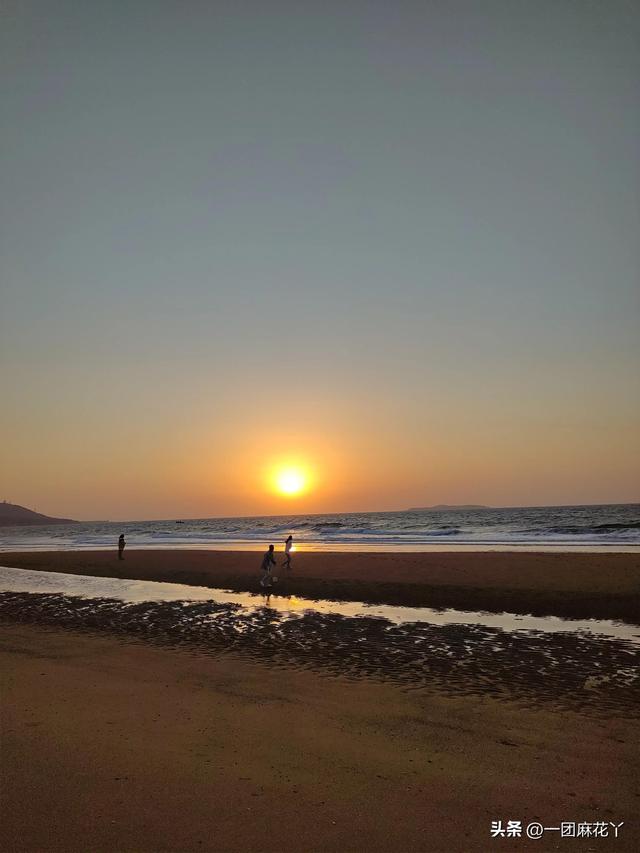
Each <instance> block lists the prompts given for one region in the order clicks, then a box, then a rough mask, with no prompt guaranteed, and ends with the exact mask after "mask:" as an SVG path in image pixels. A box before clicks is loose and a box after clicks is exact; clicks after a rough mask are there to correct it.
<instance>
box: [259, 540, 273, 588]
mask: <svg viewBox="0 0 640 853" xmlns="http://www.w3.org/2000/svg"><path fill="white" fill-rule="evenodd" d="M275 564H276V558H275V557H274V555H273V545H269V550H268V551H266V552H265V553H264V554H263V555H262V563H261V565H260V568H261V569H262V577H261V578H260V586H271V585H272V584H273V580H272V577H271V566H275Z"/></svg>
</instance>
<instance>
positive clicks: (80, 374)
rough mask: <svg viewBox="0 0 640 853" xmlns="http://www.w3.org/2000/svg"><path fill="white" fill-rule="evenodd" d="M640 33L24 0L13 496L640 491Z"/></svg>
mask: <svg viewBox="0 0 640 853" xmlns="http://www.w3.org/2000/svg"><path fill="white" fill-rule="evenodd" d="M639 35H640V13H639V9H638V6H637V4H635V3H633V2H630V0H629V2H627V0H607V2H601V1H600V0H598V2H594V0H521V1H520V2H519V1H518V0H516V1H515V2H514V0H504V1H503V0H483V2H476V0H470V2H462V0H461V2H457V0H440V2H436V0H432V1H431V2H430V0H422V2H407V0H396V2H394V3H388V2H381V1H380V2H377V0H370V2H359V0H340V2H331V0H325V2H322V3H317V2H306V0H297V2H278V0H270V2H264V0H244V2H243V0H229V2H227V1H226V0H216V2H204V0H183V2H177V0H175V1H174V2H164V0H153V2H151V0H131V2H126V3H105V2H102V0H88V2H87V0H84V2H80V0H76V2H62V0H47V2H44V0H41V2H30V0H3V2H2V4H1V6H0V117H1V124H2V130H1V133H0V287H1V295H0V300H1V301H0V389H1V394H2V407H1V409H0V500H2V499H6V500H9V501H12V502H14V503H20V504H23V505H26V506H29V507H32V508H35V509H37V510H39V511H41V512H45V513H48V514H52V515H63V516H69V517H73V518H78V519H103V518H109V519H114V520H115V519H144V518H165V517H185V518H186V517H207V516H215V515H251V514H263V513H272V514H277V513H284V512H287V513H289V512H331V511H336V512H343V511H349V510H353V511H365V510H387V509H389V510H392V509H402V508H404V507H408V506H416V505H428V504H434V503H483V504H491V505H496V506H506V505H541V504H572V503H601V502H602V503H604V502H631V501H637V500H639V499H640V490H639V489H638V484H639V483H640V452H639V451H640V384H639V383H638V381H637V376H638V366H639V362H640V335H639V333H638V329H639V328H640V323H639V320H640V287H639V283H640V248H639V246H640V241H638V233H639V226H640V212H639V211H640V204H639V198H640V192H639V191H640V174H639V172H640V161H639V157H638V150H637V140H638V138H639V131H640V100H639V92H640V86H639V83H640V58H639V56H640V53H639V50H638V45H639ZM280 465H294V466H295V465H300V466H302V467H303V469H304V470H305V472H306V473H307V475H308V485H309V488H308V489H307V491H306V492H305V493H304V494H301V495H298V496H296V497H295V498H292V497H289V498H285V497H284V496H282V495H277V494H275V493H274V492H273V489H272V488H271V486H270V483H269V480H268V475H269V472H270V471H272V470H273V469H274V466H275V468H276V469H277V468H278V466H280Z"/></svg>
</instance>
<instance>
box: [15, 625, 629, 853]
mask: <svg viewBox="0 0 640 853" xmlns="http://www.w3.org/2000/svg"><path fill="white" fill-rule="evenodd" d="M0 671H2V673H3V676H2V677H3V687H2V699H3V701H2V706H3V710H2V729H1V734H2V799H1V803H2V805H1V809H2V820H1V821H0V848H1V849H2V850H3V851H36V850H37V851H43V850H47V851H52V850H56V851H62V850H64V851H86V850H92V851H113V850H118V851H134V850H135V851H157V850H158V851H159V850H167V851H191V850H215V851H229V853H234V851H274V853H275V851H283V850H290V851H296V853H297V851H301V853H302V851H304V853H310V851H336V853H337V851H341V853H345V852H346V851H362V850H371V851H402V853H412V851H435V853H438V851H442V853H444V851H447V853H457V851H460V853H462V852H463V851H465V853H467V851H469V853H474V851H488V850H494V849H500V850H505V851H517V850H528V849H535V850H540V851H542V850H544V851H548V850H555V849H558V850H560V849H562V850H565V849H566V850H580V851H583V850H584V851H586V850H589V849H594V850H616V851H631V850H636V849H637V841H638V831H639V829H640V827H639V826H638V821H637V815H638V813H639V808H638V806H639V805H640V791H639V785H638V782H639V780H638V772H637V766H638V764H637V762H638V743H639V742H640V739H639V738H638V725H637V722H635V721H633V720H629V719H624V718H621V717H618V716H616V715H615V714H609V716H608V718H607V719H601V718H599V717H598V716H591V715H588V714H586V715H585V714H583V713H580V712H576V711H571V710H559V709H558V708H554V707H553V706H552V705H545V706H544V707H538V708H533V707H531V706H529V704H528V703H522V702H520V703H518V704H516V703H514V702H511V701H505V700H498V699H497V698H493V697H490V696H488V695H486V696H484V697H482V698H480V697H478V696H445V695H438V694H437V693H425V692H410V693H408V692H405V691H403V690H399V689H398V687H397V686H395V685H393V684H390V683H379V682H376V681H374V680H373V679H371V678H367V679H356V680H348V679H346V678H344V677H342V676H329V675H325V676H322V675H320V674H319V672H318V671H317V670H316V669H315V668H313V667H311V668H309V667H305V668H302V669H297V670H296V669H293V668H291V667H273V666H271V665H267V662H266V661H265V660H257V659H256V660H254V659H251V658H248V657H246V656H239V655H237V654H236V653H230V654H225V655H215V656H209V655H205V654H203V653H202V652H201V650H198V649H193V648H187V647H184V648H180V649H168V648H159V647H156V646H152V645H149V644H148V643H146V642H145V643H133V642H131V641H130V639H128V638H126V639H122V638H117V637H113V636H107V635H104V636H95V635H92V634H89V633H86V632H85V633H82V634H80V633H76V632H75V631H74V630H70V629H66V630H65V629H61V628H44V627H41V626H35V625H28V624H8V625H4V626H2V627H0ZM497 819H501V820H503V821H506V820H508V819H514V820H522V821H524V822H525V823H526V822H529V821H534V820H539V821H540V822H542V824H543V825H545V826H559V822H560V821H562V820H573V821H606V822H608V821H612V822H615V823H620V822H621V821H624V822H625V824H624V826H623V827H622V828H621V830H620V837H619V838H617V839H614V838H613V837H609V838H593V839H581V840H571V839H560V838H559V837H558V836H559V833H557V832H556V833H551V834H549V835H545V837H544V838H543V839H542V840H532V841H528V840H527V839H526V838H518V839H515V840H513V841H509V840H507V839H505V838H499V839H495V840H494V839H491V837H490V825H491V821H492V820H497Z"/></svg>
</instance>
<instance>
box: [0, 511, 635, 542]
mask: <svg viewBox="0 0 640 853" xmlns="http://www.w3.org/2000/svg"><path fill="white" fill-rule="evenodd" d="M121 533H124V535H125V538H126V541H127V545H128V547H129V548H204V549H207V548H208V549H222V550H260V549H263V548H264V547H265V546H266V545H268V544H269V543H272V542H273V543H274V544H275V545H276V546H277V547H279V546H280V545H282V543H283V541H284V539H285V538H286V537H287V536H288V535H289V534H291V535H292V536H293V537H294V543H295V548H296V550H298V551H300V550H306V551H441V550H469V549H473V550H505V549H506V550H514V549H523V550H588V551H605V552H606V551H634V550H635V549H636V548H638V546H640V504H605V505H599V506H545V507H504V508H481V509H464V508H459V509H455V508H454V509H446V510H440V509H415V510H407V511H398V512H362V513H356V512H351V513H334V514H328V515H279V516H256V517H252V518H247V517H242V518H199V519H165V520H162V521H124V522H123V521H118V522H113V521H92V522H78V523H74V524H55V525H38V526H34V527H19V526H17V527H2V528H0V551H11V550H25V551H27V550H69V549H71V550H83V549H98V548H105V547H114V546H115V544H116V543H117V540H118V536H119V535H120V534H121Z"/></svg>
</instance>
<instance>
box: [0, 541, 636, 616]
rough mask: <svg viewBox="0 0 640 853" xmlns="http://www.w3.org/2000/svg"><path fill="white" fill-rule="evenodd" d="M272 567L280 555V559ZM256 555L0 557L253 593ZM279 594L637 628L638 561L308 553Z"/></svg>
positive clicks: (31, 565)
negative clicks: (583, 620) (615, 621)
mask: <svg viewBox="0 0 640 853" xmlns="http://www.w3.org/2000/svg"><path fill="white" fill-rule="evenodd" d="M277 559H278V562H279V563H280V562H281V560H282V555H277ZM259 562H260V560H259V555H258V554H257V553H256V552H255V551H211V550H206V551H204V550H194V549H185V550H182V549H158V550H152V549H146V548H145V549H140V550H136V549H135V548H131V549H127V551H126V552H125V559H124V560H123V561H119V560H118V559H117V553H116V552H115V551H114V550H111V551H32V552H26V551H23V552H5V553H3V554H0V564H1V565H6V566H11V567H15V568H24V569H32V570H36V571H52V572H63V573H66V574H76V575H92V576H97V577H119V578H128V579H132V580H146V581H166V582H170V583H182V584H187V585H190V586H204V587H214V588H222V589H230V590H233V591H236V592H258V591H260V587H259V584H258V580H259V575H260V572H259ZM276 573H277V574H278V575H279V582H278V584H277V586H276V588H275V589H274V593H275V594H281V595H298V596H302V597H304V598H311V599H313V598H323V599H330V600H342V601H364V602H367V603H371V604H395V605H399V606H410V607H436V608H455V609H459V610H487V611H489V612H496V613H497V612H511V613H522V614H525V613H527V614H528V613H530V614H532V615H537V616H547V615H555V616H565V617H567V618H594V619H620V620H626V621H629V622H631V623H633V624H640V554H620V553H616V554H600V553H598V554H594V553H590V554H583V553H581V554H574V553H566V552H563V553H553V554H542V553H535V552H524V551H519V552H486V551H475V552H465V553H462V552H454V551H439V552H430V553H403V552H396V553H390V552H385V553H366V552H357V553H356V552H304V553H297V554H295V555H294V559H293V570H292V571H291V572H290V573H288V574H287V575H285V574H283V573H282V572H281V571H280V569H279V568H278V569H276Z"/></svg>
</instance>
